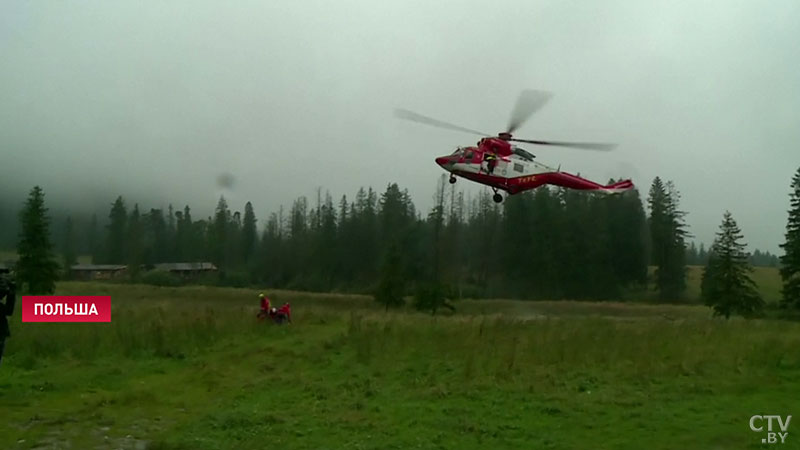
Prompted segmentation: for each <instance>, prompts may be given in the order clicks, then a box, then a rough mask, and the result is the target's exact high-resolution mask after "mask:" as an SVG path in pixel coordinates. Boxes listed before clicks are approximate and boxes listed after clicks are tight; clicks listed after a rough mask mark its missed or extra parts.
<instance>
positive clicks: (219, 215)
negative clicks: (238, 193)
mask: <svg viewBox="0 0 800 450" xmlns="http://www.w3.org/2000/svg"><path fill="white" fill-rule="evenodd" d="M209 222H210V224H211V228H212V229H211V233H210V235H209V245H208V249H209V251H210V253H211V261H212V262H214V263H215V264H217V265H219V266H225V264H226V263H227V262H228V261H226V256H227V255H226V250H227V248H228V234H229V233H228V232H229V229H230V227H231V212H230V210H229V209H228V202H226V201H225V197H220V198H219V201H218V202H217V208H216V210H215V212H214V219H213V221H212V220H211V219H210V218H209Z"/></svg>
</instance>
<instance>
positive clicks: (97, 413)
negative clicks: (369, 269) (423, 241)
mask: <svg viewBox="0 0 800 450" xmlns="http://www.w3.org/2000/svg"><path fill="white" fill-rule="evenodd" d="M58 293H59V294H95V295H104V294H107V295H111V297H112V305H113V313H112V322H111V323H110V324H22V323H21V322H20V317H19V310H18V311H17V313H16V315H15V316H14V317H13V318H12V319H13V322H12V337H11V338H10V339H9V340H8V341H7V348H6V355H7V357H6V358H5V359H4V361H3V365H2V366H0V448H28V449H32V448H38V449H44V448H79V449H84V448H86V449H90V448H130V449H218V448H219V449H249V448H253V449H255V448H276V449H295V448H296V449H301V448H308V449H324V448H331V449H333V448H354V449H366V448H551V449H555V448H564V449H567V448H608V449H611V448H614V449H616V448H630V449H634V448H636V449H638V448H644V447H646V448H653V449H673V448H702V449H708V448H720V449H722V448H724V449H729V448H765V447H766V445H765V444H762V443H761V438H762V437H763V436H761V435H759V434H757V433H754V432H752V431H751V430H750V429H749V425H748V421H749V418H750V417H751V416H752V415H754V414H781V415H786V414H792V413H793V412H795V411H796V407H797V405H798V401H797V399H798V398H800V352H798V351H797V349H798V348H800V323H796V322H790V321H779V320H750V321H746V320H741V319H735V320H730V321H724V320H720V319H713V318H711V314H710V311H709V309H708V308H705V307H703V306H690V305H643V304H630V303H586V302H520V301H513V300H492V301H486V300H484V301H478V300H464V301H460V302H458V303H457V304H456V306H457V308H458V311H457V312H456V313H455V314H452V315H447V316H435V317H433V316H431V315H429V314H422V313H417V312H415V311H413V310H410V309H407V310H402V311H390V312H388V313H387V312H384V311H383V310H382V309H381V308H380V307H378V306H377V305H375V304H374V303H373V302H372V300H371V298H370V297H366V296H353V295H334V294H309V293H302V292H288V291H270V293H271V294H272V296H273V300H274V301H277V302H283V301H289V302H291V303H292V305H293V311H294V317H293V318H294V323H293V324H292V325H290V326H282V327H279V326H272V325H268V324H266V323H259V322H257V321H256V320H255V317H254V315H255V313H256V310H257V298H256V294H257V292H256V291H252V290H247V289H230V288H210V287H201V286H195V287H181V288H157V287H152V286H144V285H124V284H101V283H81V282H65V283H61V284H59V286H58ZM792 428H796V427H790V429H789V431H790V434H789V437H788V438H787V443H786V444H784V445H783V446H782V447H783V448H800V446H798V442H800V439H799V438H797V437H796V436H795V435H794V434H793V433H792V431H793V429H792Z"/></svg>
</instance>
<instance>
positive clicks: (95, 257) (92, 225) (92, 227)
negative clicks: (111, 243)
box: [86, 214, 102, 264]
mask: <svg viewBox="0 0 800 450" xmlns="http://www.w3.org/2000/svg"><path fill="white" fill-rule="evenodd" d="M86 249H87V251H88V252H89V255H90V256H91V261H92V264H96V263H97V261H99V260H101V259H102V256H101V255H100V254H99V250H98V245H97V214H92V220H91V221H90V222H89V230H88V231H87V232H86Z"/></svg>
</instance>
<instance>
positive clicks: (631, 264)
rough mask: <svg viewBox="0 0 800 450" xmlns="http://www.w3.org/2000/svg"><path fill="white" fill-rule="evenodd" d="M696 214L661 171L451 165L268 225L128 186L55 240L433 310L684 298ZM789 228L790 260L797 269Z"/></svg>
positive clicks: (141, 262)
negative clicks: (635, 178) (494, 170)
mask: <svg viewBox="0 0 800 450" xmlns="http://www.w3.org/2000/svg"><path fill="white" fill-rule="evenodd" d="M796 178H797V177H796ZM611 181H612V182H613V180H611ZM37 192H38V194H36V195H38V196H39V197H41V196H43V193H42V192H41V190H38V191H37ZM31 195H32V196H33V195H34V192H32V193H31ZM793 195H795V194H793ZM31 198H32V197H31ZM31 198H29V202H28V203H29V204H28V205H27V206H26V211H27V210H28V209H29V208H30V202H31ZM792 198H794V197H792ZM792 202H795V200H792ZM645 205H646V209H647V211H645ZM793 205H794V203H793ZM793 208H795V209H797V208H798V207H797V206H793ZM25 214H26V213H25V212H23V214H22V215H21V216H20V218H21V223H22V227H23V228H24V227H25V222H26V221H30V220H31V219H30V218H29V217H28V216H26V215H25ZM31 214H33V213H31ZM29 215H30V214H29ZM34 215H35V214H34ZM685 216H686V212H684V211H682V210H681V209H680V194H679V192H678V190H677V188H676V187H675V186H674V184H673V183H672V182H669V181H666V182H664V181H663V180H661V179H660V178H659V177H657V178H655V179H654V180H653V182H652V184H651V186H650V189H649V191H648V195H647V198H646V199H645V201H644V202H643V201H642V198H641V197H640V194H639V192H638V190H636V189H634V190H631V191H629V192H626V193H623V194H619V195H597V194H592V193H587V192H580V191H574V190H568V189H561V188H553V187H547V186H545V187H541V188H538V189H536V190H533V191H529V192H524V193H520V194H517V195H514V196H509V197H508V198H507V199H506V200H505V202H504V203H503V204H497V203H495V202H494V201H493V200H492V198H491V194H490V193H489V192H488V191H483V192H481V193H480V194H479V195H477V196H476V197H474V198H472V197H465V194H464V192H463V191H460V190H457V189H456V186H455V185H453V184H451V185H448V184H447V179H446V177H445V176H442V177H441V178H440V180H439V183H438V185H437V189H436V192H435V193H434V206H433V208H432V209H431V210H430V211H429V212H428V213H427V214H424V215H423V214H422V213H421V212H419V211H418V210H417V209H416V208H415V206H414V203H413V202H412V200H411V198H410V196H409V195H408V192H407V190H404V189H401V188H400V187H399V186H398V185H397V184H395V183H391V184H388V185H387V186H386V188H385V190H384V191H383V192H380V193H379V192H378V191H375V190H374V189H372V188H361V189H359V190H358V191H357V192H356V194H355V196H354V197H353V198H351V199H350V198H348V197H347V196H346V195H343V196H342V197H340V198H339V199H338V201H336V202H334V200H333V197H332V196H331V195H330V193H328V192H325V193H324V194H323V192H322V190H321V189H319V190H317V193H316V196H315V198H313V199H312V200H309V198H307V197H300V198H297V199H296V200H295V201H294V202H293V203H292V204H291V207H290V208H288V210H285V209H284V208H283V207H281V208H280V209H279V210H278V211H275V212H273V213H272V214H270V215H269V217H267V218H266V220H265V222H264V223H261V224H259V223H258V219H257V218H256V216H255V214H254V212H253V206H252V204H251V203H250V202H247V203H246V204H245V205H244V214H241V213H240V212H239V211H232V210H231V208H230V207H229V205H228V204H227V201H226V200H225V198H224V197H223V198H220V199H219V202H218V204H217V206H216V209H215V211H214V214H213V215H211V216H208V217H204V218H195V217H193V216H192V210H191V208H190V207H189V206H185V207H184V208H183V209H180V210H173V208H172V206H170V207H169V208H168V209H167V210H166V211H164V210H161V209H154V208H151V209H148V210H144V209H141V208H140V207H139V205H138V204H133V205H130V204H128V203H127V202H126V201H125V200H124V198H123V197H121V196H120V197H117V199H116V200H115V201H114V202H113V203H112V204H111V205H110V209H109V212H108V216H107V218H105V220H104V223H103V224H101V223H100V220H98V217H97V216H96V215H94V216H91V217H90V218H88V219H87V218H82V220H80V225H79V226H76V223H77V222H73V220H72V218H71V217H67V218H65V219H63V221H61V226H60V227H59V226H56V227H54V228H56V229H58V230H59V232H56V233H55V235H56V236H57V237H56V245H55V248H54V251H58V252H59V253H61V254H62V256H63V261H64V263H65V265H66V266H68V265H70V264H72V263H74V262H75V261H76V257H77V256H76V255H78V254H89V255H91V257H92V262H94V263H105V264H127V265H128V267H129V270H130V272H131V276H132V277H133V278H136V277H138V276H139V274H138V273H137V272H138V271H139V270H142V271H146V270H147V268H148V267H150V266H151V265H153V264H156V263H160V262H185V261H200V260H204V261H211V262H213V263H215V264H216V265H217V266H218V267H219V268H220V271H219V276H218V279H217V282H219V283H220V284H229V285H255V284H257V285H265V286H270V287H275V288H291V289H307V290H320V291H331V290H338V291H346V292H372V293H376V296H377V298H379V300H381V301H382V302H383V303H384V304H386V305H387V307H388V306H389V305H391V304H394V303H398V302H400V301H402V297H403V295H407V294H414V293H416V294H417V297H418V298H428V299H429V302H432V303H431V305H432V306H431V305H429V306H431V307H432V308H433V309H435V308H437V307H441V306H447V305H448V304H447V303H446V301H445V299H446V298H448V297H449V298H454V297H462V296H467V297H512V298H522V299H597V300H602V299H615V298H620V297H624V296H625V295H626V293H631V292H635V293H641V292H642V290H643V289H645V288H646V287H648V280H650V281H651V283H650V286H649V287H651V288H652V289H653V290H654V291H655V292H657V295H658V297H659V298H660V299H661V300H666V301H674V300H680V299H682V298H684V297H685V292H686V266H687V264H691V263H695V262H703V261H704V260H705V262H706V263H707V264H708V267H711V266H712V265H713V264H712V261H715V259H714V257H715V255H719V254H721V253H720V250H719V248H720V247H719V246H720V245H721V244H719V242H718V240H715V242H714V245H712V247H711V248H710V249H709V250H708V251H705V248H704V247H703V245H702V244H701V246H700V248H699V249H697V248H695V247H694V243H690V244H687V240H688V239H689V238H691V235H690V234H689V232H688V231H687V227H686V224H685V221H684V218H685ZM26 217H28V218H26ZM726 220H727V219H726ZM791 220H792V219H790V222H791ZM797 220H798V222H799V223H800V219H797ZM790 225H791V223H790ZM40 228H41V227H40ZM40 231H41V230H40ZM48 233H50V232H48ZM22 234H23V235H24V233H22ZM51 234H52V233H51ZM734 234H735V233H734ZM792 236H794V235H792ZM790 237H791V236H790V235H789V234H787V244H785V245H784V248H785V250H786V252H787V256H784V257H782V259H781V264H782V265H783V267H782V273H785V274H789V278H790V281H791V277H792V276H794V275H793V274H794V272H791V270H792V269H787V267H789V266H792V264H795V265H796V264H797V261H795V260H794V259H792V258H794V257H792V256H791V255H792V251H793V250H792V249H793V248H794V247H792V246H791V245H794V244H788V242H789V240H790ZM23 241H24V239H22V240H20V242H23ZM736 255H738V256H736V258H739V257H742V258H744V259H743V261H744V264H746V265H747V266H748V267H749V266H750V265H751V264H752V262H753V261H754V260H759V261H764V262H766V263H768V264H774V263H775V261H774V258H775V257H774V256H773V255H770V254H769V253H761V252H759V253H758V254H756V253H754V254H753V255H749V254H745V253H741V254H738V253H737V254H736ZM742 255H744V256H742ZM736 258H734V259H736ZM739 259H741V258H739ZM739 259H737V261H738V260H739ZM797 260H798V261H800V258H797ZM21 261H22V260H21ZM23 265H24V264H23ZM787 265H788V266H787ZM648 266H655V270H654V272H653V273H652V274H649V272H648ZM792 267H793V266H792ZM790 284H791V283H790ZM706 291H708V290H706ZM704 292H705V291H704ZM708 292H711V291H708ZM787 292H789V294H790V296H791V289H790V290H789V291H787ZM398 299H400V300H398ZM430 299H433V300H430ZM423 303H424V302H423Z"/></svg>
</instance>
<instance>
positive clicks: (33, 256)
mask: <svg viewBox="0 0 800 450" xmlns="http://www.w3.org/2000/svg"><path fill="white" fill-rule="evenodd" d="M19 218H20V225H21V230H22V231H21V232H20V236H19V242H18V244H17V254H19V261H18V262H17V279H18V280H19V283H20V287H22V286H23V285H26V286H27V291H26V292H28V293H30V294H34V295H48V294H52V293H53V292H55V289H56V280H58V269H59V266H58V263H57V262H56V260H55V257H54V255H53V245H52V243H51V242H50V219H49V218H48V216H47V208H45V206H44V192H43V191H42V189H41V188H40V187H39V186H35V187H34V188H33V189H32V190H31V192H30V194H29V196H28V200H27V201H26V202H25V207H24V208H23V210H22V211H21V212H20V216H19Z"/></svg>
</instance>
